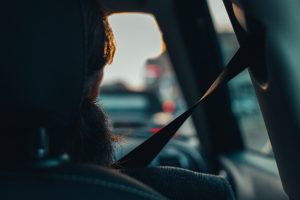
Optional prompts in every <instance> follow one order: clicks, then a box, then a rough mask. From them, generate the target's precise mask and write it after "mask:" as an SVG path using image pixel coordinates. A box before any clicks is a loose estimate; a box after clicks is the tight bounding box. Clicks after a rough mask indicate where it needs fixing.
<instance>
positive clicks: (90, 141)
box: [66, 0, 115, 165]
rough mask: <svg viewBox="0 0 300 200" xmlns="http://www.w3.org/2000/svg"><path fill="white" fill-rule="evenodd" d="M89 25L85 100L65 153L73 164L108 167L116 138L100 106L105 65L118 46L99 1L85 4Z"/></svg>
mask: <svg viewBox="0 0 300 200" xmlns="http://www.w3.org/2000/svg"><path fill="white" fill-rule="evenodd" d="M83 2H84V10H85V12H84V13H85V14H86V19H87V20H88V21H87V25H88V26H87V34H88V63H87V70H86V80H85V87H84V100H83V103H82V105H81V109H80V114H79V116H78V119H77V120H78V121H77V122H76V123H74V126H73V127H72V129H71V130H73V131H71V132H70V133H69V137H67V141H66V145H67V146H66V147H67V148H66V151H67V153H68V154H69V155H70V157H71V159H72V160H73V161H74V162H80V163H94V164H100V165H109V164H110V163H111V162H112V159H113V146H112V141H113V140H114V137H113V136H112V135H111V130H110V128H109V124H108V121H107V118H106V115H105V113H104V111H103V110H102V109H101V107H100V105H98V104H97V99H98V92H99V85H100V82H101V79H102V75H103V68H104V67H105V65H107V64H110V63H111V62H112V59H113V56H114V52H115V43H114V37H113V33H112V30H111V28H110V26H109V23H108V20H107V16H106V13H105V11H104V8H103V6H102V4H101V2H100V1H97V0H83Z"/></svg>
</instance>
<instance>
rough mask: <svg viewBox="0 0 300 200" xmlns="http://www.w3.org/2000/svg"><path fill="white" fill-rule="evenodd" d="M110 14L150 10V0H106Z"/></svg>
mask: <svg viewBox="0 0 300 200" xmlns="http://www.w3.org/2000/svg"><path fill="white" fill-rule="evenodd" d="M104 5H105V8H106V9H107V12H108V13H109V14H113V13H120V12H145V13H148V12H150V6H149V1H148V0H104Z"/></svg>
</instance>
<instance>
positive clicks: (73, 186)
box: [0, 165, 166, 200]
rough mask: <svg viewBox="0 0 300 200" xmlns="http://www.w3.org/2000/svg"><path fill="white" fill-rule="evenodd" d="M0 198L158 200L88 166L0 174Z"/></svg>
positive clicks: (127, 180) (155, 195)
mask: <svg viewBox="0 0 300 200" xmlns="http://www.w3.org/2000/svg"><path fill="white" fill-rule="evenodd" d="M0 198H1V199H3V200H5V199H9V200H15V199H31V200H39V199H44V200H53V199H57V200H65V199H72V200H81V199H86V200H91V199H113V200H117V199H123V200H140V199H145V200H160V199H166V198H164V197H163V196H161V195H160V194H158V193H157V192H155V191H154V190H152V189H150V188H149V187H147V186H145V185H143V184H141V183H139V182H138V181H135V180H134V179H131V178H129V177H127V176H124V175H121V174H119V173H118V172H116V171H112V170H108V169H104V168H101V167H97V166H88V165H65V166H62V167H57V168H49V169H35V168H32V167H31V168H15V169H1V170H0Z"/></svg>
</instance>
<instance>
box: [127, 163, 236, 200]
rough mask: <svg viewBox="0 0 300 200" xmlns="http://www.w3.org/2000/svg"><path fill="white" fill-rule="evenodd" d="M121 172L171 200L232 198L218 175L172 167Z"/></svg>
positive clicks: (229, 190)
mask: <svg viewBox="0 0 300 200" xmlns="http://www.w3.org/2000/svg"><path fill="white" fill-rule="evenodd" d="M122 172H123V173H125V174H127V175H128V176H131V177H133V178H135V179H137V180H139V181H141V182H143V183H145V184H146V185H148V186H150V187H152V188H153V189H155V190H157V191H158V192H160V193H161V194H163V195H165V196H166V197H167V198H169V199H172V200H183V199H189V200H232V199H234V196H233V192H232V189H231V186H230V185H229V183H228V182H227V181H226V180H225V179H224V178H221V177H219V176H213V175H208V174H202V173H197V172H192V171H189V170H184V169H179V168H173V167H159V168H145V169H126V170H122Z"/></svg>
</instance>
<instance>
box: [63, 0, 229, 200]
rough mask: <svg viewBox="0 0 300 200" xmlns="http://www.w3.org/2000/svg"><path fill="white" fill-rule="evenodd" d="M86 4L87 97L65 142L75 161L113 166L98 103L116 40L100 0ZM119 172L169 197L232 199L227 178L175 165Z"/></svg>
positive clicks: (86, 0) (110, 142) (109, 139)
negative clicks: (104, 71) (105, 69)
mask: <svg viewBox="0 0 300 200" xmlns="http://www.w3.org/2000/svg"><path fill="white" fill-rule="evenodd" d="M84 5H85V12H86V14H87V16H88V52H89V57H88V65H87V72H86V79H85V80H86V83H85V87H84V88H85V89H84V100H83V103H82V105H81V108H80V115H79V116H78V119H77V123H75V124H76V125H74V127H73V129H72V131H70V134H69V138H68V141H67V142H66V143H67V146H66V152H67V153H68V154H69V156H70V157H71V159H72V161H73V162H77V163H88V164H96V165H101V166H106V167H110V166H111V164H112V162H113V142H114V141H116V140H117V138H116V137H115V136H113V134H112V133H111V130H110V128H109V125H108V123H107V118H106V115H105V112H104V111H103V109H102V108H101V106H100V105H98V104H97V98H98V96H99V86H100V84H101V81H102V78H103V68H104V66H105V65H106V64H109V63H111V62H112V59H113V56H114V52H115V42H114V37H113V33H112V30H111V28H110V26H109V24H108V21H107V18H106V15H105V12H104V11H103V8H102V6H101V2H99V1H98V0H84ZM116 172H117V171H116ZM119 172H120V173H122V174H123V175H127V176H130V177H132V178H134V179H136V180H138V181H140V182H142V183H144V184H146V185H148V186H150V187H151V188H153V189H155V190H156V191H158V192H160V193H161V194H163V195H165V196H166V197H168V198H170V199H175V200H177V199H185V198H186V197H188V198H189V199H212V198H211V197H212V196H213V197H216V198H213V199H233V194H232V190H231V189H230V186H229V184H228V183H227V181H226V180H225V179H222V178H220V177H216V176H211V175H204V174H199V173H196V172H191V171H188V170H183V169H176V168H149V169H147V168H145V169H133V170H132V169H123V170H119ZM170 182H172V184H169V183H170ZM182 183H184V185H185V186H184V187H182ZM178 188H180V190H178ZM212 188H213V189H212ZM174 191H176V192H174Z"/></svg>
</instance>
